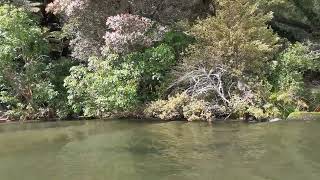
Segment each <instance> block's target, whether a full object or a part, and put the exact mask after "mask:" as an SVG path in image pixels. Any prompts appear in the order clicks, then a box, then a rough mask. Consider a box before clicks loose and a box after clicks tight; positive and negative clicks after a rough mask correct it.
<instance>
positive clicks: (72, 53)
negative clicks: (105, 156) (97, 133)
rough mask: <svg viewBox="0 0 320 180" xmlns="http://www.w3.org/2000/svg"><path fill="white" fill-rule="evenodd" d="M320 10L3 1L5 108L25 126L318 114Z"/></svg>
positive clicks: (226, 3) (257, 4) (149, 1)
mask: <svg viewBox="0 0 320 180" xmlns="http://www.w3.org/2000/svg"><path fill="white" fill-rule="evenodd" d="M319 10H320V4H319V2H318V1H317V0H285V1H284V0H194V1H189V0H176V1H170V0H164V1H156V0H133V1H132V0H130V1H129V0H116V1H115V0H102V1H101V0H100V1H97V0H50V1H47V0H46V1H42V0H3V1H0V68H1V71H0V83H1V86H0V91H1V94H0V103H1V105H2V106H3V107H4V108H3V109H4V111H5V113H6V116H7V117H8V118H11V119H22V120H25V119H37V118H55V117H66V116H68V115H77V116H85V117H93V118H97V117H99V118H102V117H108V116H110V115H115V114H121V113H127V114H131V115H132V114H137V113H138V114H139V115H140V116H141V115H144V116H148V117H155V118H160V119H165V120H175V119H186V120H189V121H194V120H202V121H214V120H218V119H228V118H243V119H245V120H266V119H270V118H276V117H286V116H287V115H288V114H289V113H291V112H294V111H314V110H318V109H320V108H319V106H320V93H319V92H320V91H319V81H320V80H319V74H320V45H319V40H320V36H319V34H320V32H319V29H320V14H319ZM132 112H135V113H132ZM0 115H2V114H0Z"/></svg>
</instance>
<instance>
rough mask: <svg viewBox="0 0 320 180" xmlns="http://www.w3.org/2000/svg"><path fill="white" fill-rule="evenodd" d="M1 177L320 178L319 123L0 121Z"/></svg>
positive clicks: (11, 179)
mask: <svg viewBox="0 0 320 180" xmlns="http://www.w3.org/2000/svg"><path fill="white" fill-rule="evenodd" d="M0 179H1V180H319V179H320V121H312V122H302V121H301V122H298V121H291V122H288V121H283V122H278V123H261V124H250V125H246V124H241V123H232V124H231V123H230V124H225V123H224V124H214V125H210V124H207V123H197V122H195V123H185V122H166V123H152V122H143V121H130V120H114V121H78V122H51V123H27V124H7V125H0Z"/></svg>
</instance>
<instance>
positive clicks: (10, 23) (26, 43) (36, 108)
mask: <svg viewBox="0 0 320 180" xmlns="http://www.w3.org/2000/svg"><path fill="white" fill-rule="evenodd" d="M48 54H49V52H48V42H47V41H46V40H45V38H44V36H43V31H42V29H41V28H39V27H38V24H37V23H36V22H35V21H34V20H33V19H32V16H31V15H30V14H29V13H28V12H26V11H24V10H23V9H20V8H16V7H14V6H10V5H2V6H0V69H1V71H0V82H1V84H2V86H1V89H0V91H1V94H0V102H1V104H5V105H6V107H7V109H8V111H7V115H8V116H9V117H10V118H12V119H23V120H25V119H37V118H43V117H54V116H56V111H57V110H58V109H60V108H61V109H64V108H63V107H61V106H58V105H57V104H56V103H57V102H58V100H57V97H58V96H59V95H60V93H61V92H62V91H63V90H59V89H58V88H57V87H56V83H53V80H54V79H56V77H57V76H56V75H57V73H58V72H54V71H53V69H52V68H53V66H54V63H53V62H52V60H51V59H50V58H49V56H48ZM58 63H60V61H57V62H56V63H55V64H58Z"/></svg>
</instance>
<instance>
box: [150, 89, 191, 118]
mask: <svg viewBox="0 0 320 180" xmlns="http://www.w3.org/2000/svg"><path fill="white" fill-rule="evenodd" d="M189 102H190V97H189V96H188V95H187V94H185V93H182V94H177V95H175V96H173V97H169V98H168V100H158V101H155V102H152V103H151V104H149V106H148V107H147V108H146V109H145V111H144V113H145V114H146V116H148V117H156V118H160V119H163V120H177V119H181V118H183V107H184V106H186V105H187V104H188V103H189Z"/></svg>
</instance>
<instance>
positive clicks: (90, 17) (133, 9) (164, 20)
mask: <svg viewBox="0 0 320 180" xmlns="http://www.w3.org/2000/svg"><path fill="white" fill-rule="evenodd" d="M208 10H209V3H208V1H207V0H205V1H203V0H194V1H189V0H178V1H171V0H164V1H158V0H133V1H132V0H130V1H129V0H55V1H54V2H53V3H50V4H49V5H48V7H47V11H49V12H53V13H60V14H61V15H62V16H63V17H64V18H65V22H66V24H65V26H64V29H65V30H66V31H67V32H69V33H70V34H71V36H72V41H71V43H70V44H71V47H72V48H73V51H72V56H73V57H74V58H76V59H78V60H81V61H87V60H88V58H89V57H90V56H100V55H101V54H102V53H101V49H102V47H103V46H104V45H105V39H104V38H103V37H104V36H105V34H106V31H107V30H108V27H107V26H108V25H107V24H106V20H107V19H108V17H110V16H116V15H118V14H134V15H140V16H143V17H147V18H149V19H152V20H153V21H158V22H160V23H161V24H170V23H172V22H175V21H177V20H183V19H188V18H195V17H197V16H199V15H205V14H207V12H208Z"/></svg>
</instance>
